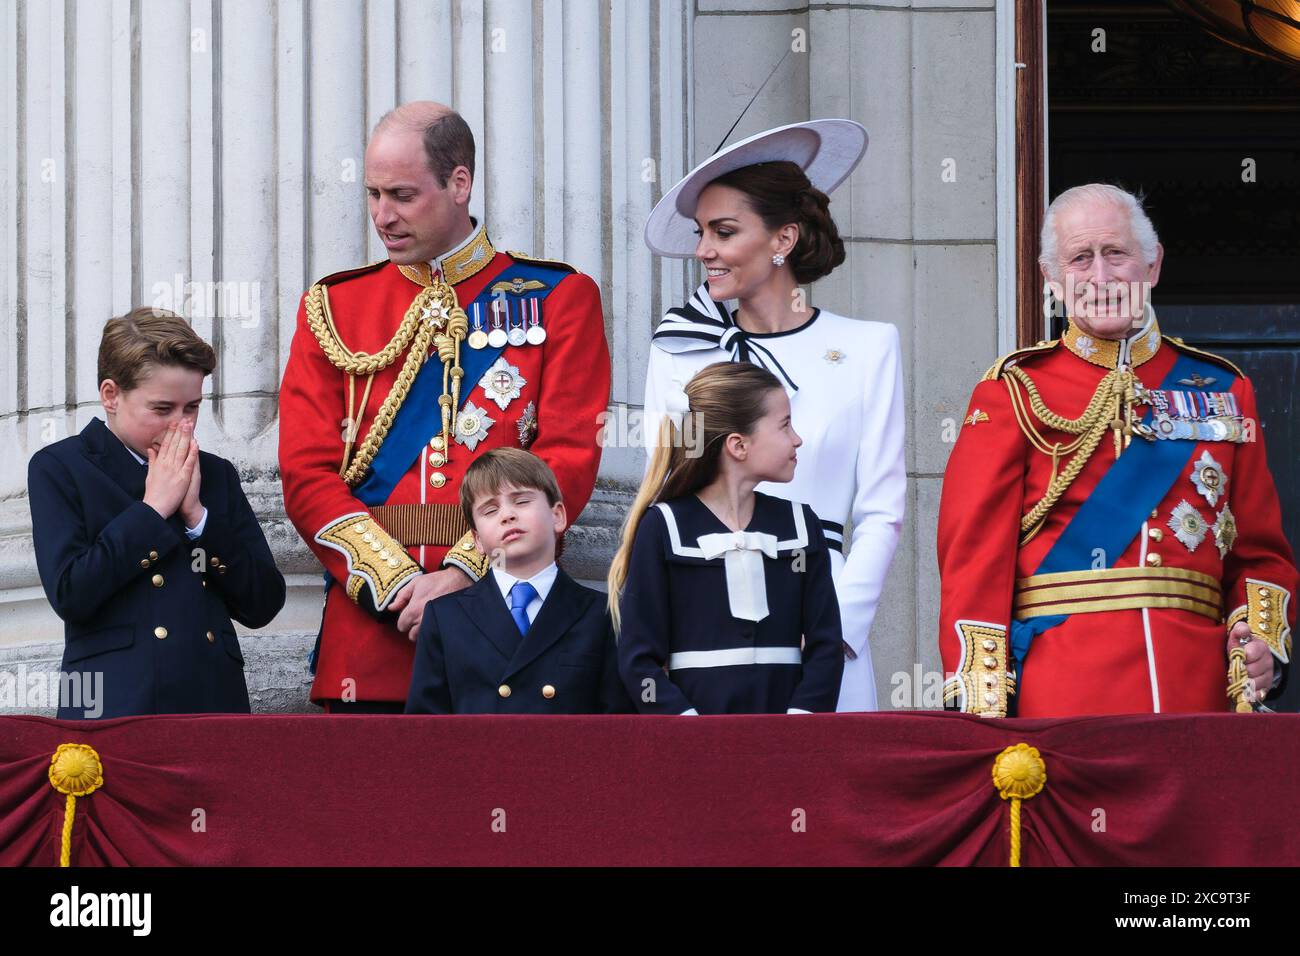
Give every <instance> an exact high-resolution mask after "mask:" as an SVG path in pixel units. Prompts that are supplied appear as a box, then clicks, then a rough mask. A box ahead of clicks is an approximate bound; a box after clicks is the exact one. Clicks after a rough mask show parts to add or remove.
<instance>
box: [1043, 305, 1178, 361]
mask: <svg viewBox="0 0 1300 956" xmlns="http://www.w3.org/2000/svg"><path fill="white" fill-rule="evenodd" d="M1061 341H1062V342H1063V343H1064V344H1065V347H1066V348H1067V349H1069V350H1070V351H1071V352H1073V353H1074V354H1075V355H1077V356H1079V358H1081V359H1083V360H1084V361H1087V362H1091V363H1092V364H1093V365H1100V366H1101V367H1102V368H1110V369H1113V368H1118V367H1119V366H1120V365H1128V366H1129V367H1130V368H1137V367H1138V366H1139V365H1141V364H1142V363H1143V362H1145V361H1147V360H1148V359H1150V358H1151V357H1152V356H1153V355H1155V354H1156V351H1157V350H1158V349H1159V348H1160V326H1159V324H1158V323H1157V322H1156V315H1155V311H1154V310H1153V309H1152V308H1151V306H1150V305H1148V306H1147V321H1146V324H1144V325H1143V326H1142V328H1141V329H1140V330H1139V331H1137V332H1135V333H1134V334H1132V335H1130V336H1129V337H1128V338H1127V339H1124V340H1122V341H1118V342H1117V341H1115V340H1114V339H1099V338H1096V337H1095V336H1091V335H1088V334H1087V333H1086V332H1084V331H1083V330H1082V329H1080V328H1079V327H1078V326H1077V325H1075V324H1074V320H1073V319H1071V320H1070V323H1069V325H1068V326H1066V329H1065V334H1064V335H1063V336H1061Z"/></svg>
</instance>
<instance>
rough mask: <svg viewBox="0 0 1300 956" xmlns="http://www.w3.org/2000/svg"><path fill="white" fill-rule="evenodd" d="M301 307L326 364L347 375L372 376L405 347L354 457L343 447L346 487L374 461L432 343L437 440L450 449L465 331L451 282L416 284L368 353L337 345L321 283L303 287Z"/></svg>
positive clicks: (358, 414)
mask: <svg viewBox="0 0 1300 956" xmlns="http://www.w3.org/2000/svg"><path fill="white" fill-rule="evenodd" d="M306 310H307V324H308V325H309V326H310V328H311V330H312V334H313V335H315V336H316V341H317V342H318V343H320V347H321V350H322V351H323V352H324V353H325V357H326V358H328V359H329V360H330V363H331V364H332V365H334V366H335V367H336V368H339V369H342V370H343V371H344V372H346V373H347V374H348V375H350V376H355V375H373V374H374V373H375V372H377V371H380V370H381V369H385V368H387V367H388V366H389V365H392V364H393V362H394V361H396V359H397V356H398V355H400V354H401V353H402V350H403V349H406V348H407V347H408V346H409V347H410V350H409V351H408V352H407V354H406V361H405V362H403V363H402V368H401V370H400V371H399V372H398V373H397V380H396V381H395V382H394V383H393V386H392V388H390V389H389V391H388V395H387V396H385V398H384V401H383V404H382V405H380V406H379V410H378V411H377V412H376V413H375V418H374V421H373V422H372V423H371V425H370V428H369V430H368V431H367V432H366V437H365V440H364V441H363V442H362V443H361V446H360V447H359V448H358V449H357V451H356V456H355V457H354V458H353V459H352V460H351V462H347V461H346V450H347V449H345V465H346V467H345V468H343V469H342V472H341V473H342V476H343V480H344V481H345V482H346V483H347V485H348V487H350V488H355V487H356V486H357V485H359V484H360V483H361V481H362V479H363V478H364V477H365V474H366V471H367V470H368V469H369V468H370V463H371V462H372V461H374V458H375V455H376V454H377V453H378V452H379V448H380V446H381V445H383V443H384V439H385V438H387V437H388V429H389V428H391V427H392V424H393V420H394V419H395V418H396V417H397V412H398V410H399V409H400V408H401V407H402V403H403V402H405V401H406V396H407V393H409V392H410V390H411V384H412V383H413V382H414V381H415V376H416V374H418V373H419V371H420V367H421V366H422V365H423V364H424V361H425V359H426V358H427V357H428V355H429V347H430V345H433V346H435V347H436V348H437V350H438V357H439V359H441V361H442V362H443V395H442V396H441V397H440V398H439V399H438V401H439V404H441V405H442V434H443V440H444V442H447V445H446V447H447V448H448V449H450V447H451V445H450V425H451V411H450V407H455V405H454V404H453V403H455V402H456V400H457V399H459V397H460V396H459V392H460V380H461V377H462V376H463V375H464V372H463V371H462V370H461V368H460V342H461V340H462V339H463V338H464V337H465V335H466V334H467V333H468V332H469V319H468V318H467V317H466V315H465V310H464V309H462V308H461V307H460V303H459V302H458V301H457V300H456V292H455V290H454V289H452V287H451V286H449V285H447V283H445V282H435V283H434V284H433V285H430V286H428V287H426V288H423V289H421V290H420V291H419V293H418V294H417V295H416V296H415V299H414V300H413V301H412V302H411V305H410V307H409V308H407V310H406V315H405V316H404V317H403V318H402V322H401V325H400V326H398V329H397V334H396V335H394V336H393V338H392V339H391V340H390V341H389V343H388V344H387V345H385V346H384V347H383V348H382V349H381V350H380V351H378V352H376V353H375V354H373V355H370V354H367V353H365V352H353V351H351V350H350V349H349V348H348V347H347V346H346V345H344V344H343V342H342V340H341V339H340V338H339V335H338V330H337V329H336V328H335V326H334V319H333V316H332V315H330V310H329V296H328V294H327V292H326V291H325V287H324V286H322V285H320V284H319V283H317V284H316V285H314V286H312V287H311V289H310V290H309V291H308V292H307V301H306ZM449 376H450V378H451V379H452V381H453V382H454V386H453V389H452V394H450V395H449V394H447V379H448V377H449ZM369 386H370V383H369V382H367V386H366V396H365V398H363V399H362V405H361V407H360V408H359V409H357V410H356V418H355V419H354V420H352V421H351V423H350V426H349V436H352V435H355V434H356V429H357V428H358V427H359V426H360V419H361V416H362V415H363V414H364V413H365V400H366V398H368V397H369ZM449 406H450V407H449ZM349 418H350V419H351V418H352V416H351V415H349Z"/></svg>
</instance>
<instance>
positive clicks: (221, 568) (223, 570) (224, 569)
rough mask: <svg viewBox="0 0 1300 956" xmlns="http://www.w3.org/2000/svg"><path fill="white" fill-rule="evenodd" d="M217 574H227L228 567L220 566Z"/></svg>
mask: <svg viewBox="0 0 1300 956" xmlns="http://www.w3.org/2000/svg"><path fill="white" fill-rule="evenodd" d="M217 573H218V574H225V573H226V566H225V565H224V564H223V565H221V566H219V567H218V568H217Z"/></svg>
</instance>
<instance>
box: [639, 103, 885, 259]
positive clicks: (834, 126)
mask: <svg viewBox="0 0 1300 956" xmlns="http://www.w3.org/2000/svg"><path fill="white" fill-rule="evenodd" d="M866 152H867V128H866V127H865V126H863V125H862V124H861V123H858V122H856V121H854V120H849V119H819V120H809V121H808V122H806V123H791V124H790V125H789V126H778V127H777V128H776V129H769V130H767V131H766V132H762V133H755V134H754V135H753V136H750V137H749V138H748V139H742V140H741V141H740V142H739V143H735V144H733V145H731V146H728V147H727V148H726V149H724V150H722V151H720V152H717V153H714V154H713V155H712V156H710V157H709V158H708V159H706V160H705V161H704V162H702V163H700V165H698V166H696V167H695V168H694V169H692V170H691V171H690V173H689V174H687V176H686V177H685V178H684V179H683V180H682V181H681V182H679V183H678V184H677V185H676V186H674V187H673V188H672V189H670V190H668V192H666V193H664V197H663V198H662V199H660V200H659V202H658V203H657V204H656V205H655V208H654V209H653V210H652V211H651V213H650V218H649V219H647V220H646V224H645V244H646V245H647V246H649V247H650V251H651V252H654V253H656V254H658V255H661V256H670V257H672V258H675V259H687V258H690V257H691V256H693V255H695V246H696V242H697V237H696V235H695V207H696V205H697V204H698V203H699V201H700V193H701V192H703V191H704V187H705V186H707V185H708V184H709V183H711V182H713V180H715V179H717V178H718V177H719V176H723V175H725V174H727V173H729V172H731V171H732V170H735V169H740V168H741V167H743V166H752V165H754V164H755V163H771V162H777V161H780V160H788V161H790V162H792V163H795V164H797V165H798V166H799V167H800V168H801V169H802V170H803V171H804V175H806V176H807V177H808V181H809V182H811V183H812V184H813V185H814V186H816V187H817V188H818V189H820V190H821V191H822V192H824V193H829V192H830V191H831V190H833V189H834V188H835V187H836V186H838V185H839V184H840V183H842V182H844V180H846V179H848V178H849V173H851V172H853V170H854V169H855V168H856V167H857V165H858V163H860V162H861V161H862V157H863V156H864V155H866Z"/></svg>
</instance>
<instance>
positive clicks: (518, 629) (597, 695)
mask: <svg viewBox="0 0 1300 956" xmlns="http://www.w3.org/2000/svg"><path fill="white" fill-rule="evenodd" d="M460 506H461V510H462V511H463V512H464V514H465V520H466V521H467V522H469V526H470V528H471V529H472V530H473V532H474V543H475V544H476V545H477V546H478V547H479V549H480V550H482V552H483V553H484V554H486V555H488V556H489V557H490V558H491V569H490V570H489V571H488V573H487V574H485V575H483V577H482V578H480V579H479V580H478V581H476V582H475V583H474V584H471V585H470V586H469V587H468V588H465V589H464V590H461V591H455V592H453V593H451V594H446V595H443V596H442V597H440V598H437V599H435V600H433V601H430V602H429V604H428V605H427V606H426V607H425V609H424V617H423V619H422V620H421V622H420V631H419V635H418V637H417V638H416V641H417V643H416V650H415V669H414V672H413V673H412V676H411V689H410V692H409V693H408V695H407V698H406V712H407V713H408V714H596V713H631V711H632V703H631V701H630V700H628V697H627V694H626V692H625V691H624V690H623V687H622V685H621V683H620V682H619V677H618V655H617V653H616V651H615V649H614V631H613V628H612V627H611V625H610V620H609V616H608V614H607V612H606V610H605V596H604V595H603V594H601V593H600V592H599V591H593V590H592V589H590V588H586V587H583V586H582V585H580V584H578V583H577V582H576V581H574V580H573V578H571V577H569V576H568V575H567V574H565V573H564V572H563V571H562V570H560V568H559V566H558V565H556V563H555V549H556V543H557V542H558V540H559V537H560V535H561V534H562V533H563V532H564V528H565V525H566V516H565V512H564V503H563V502H562V501H561V500H560V489H559V486H558V485H557V483H556V481H555V475H554V474H553V473H552V472H551V469H550V468H549V467H547V465H546V463H545V462H544V461H542V460H541V459H540V458H538V457H537V456H536V455H533V454H531V453H529V452H526V451H524V450H522V449H519V448H494V449H493V450H492V451H489V452H487V453H486V454H484V455H482V456H480V457H479V458H477V459H476V460H475V461H474V463H473V464H472V465H470V466H469V468H468V469H467V470H466V472H465V477H464V479H463V480H462V481H461V486H460Z"/></svg>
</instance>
